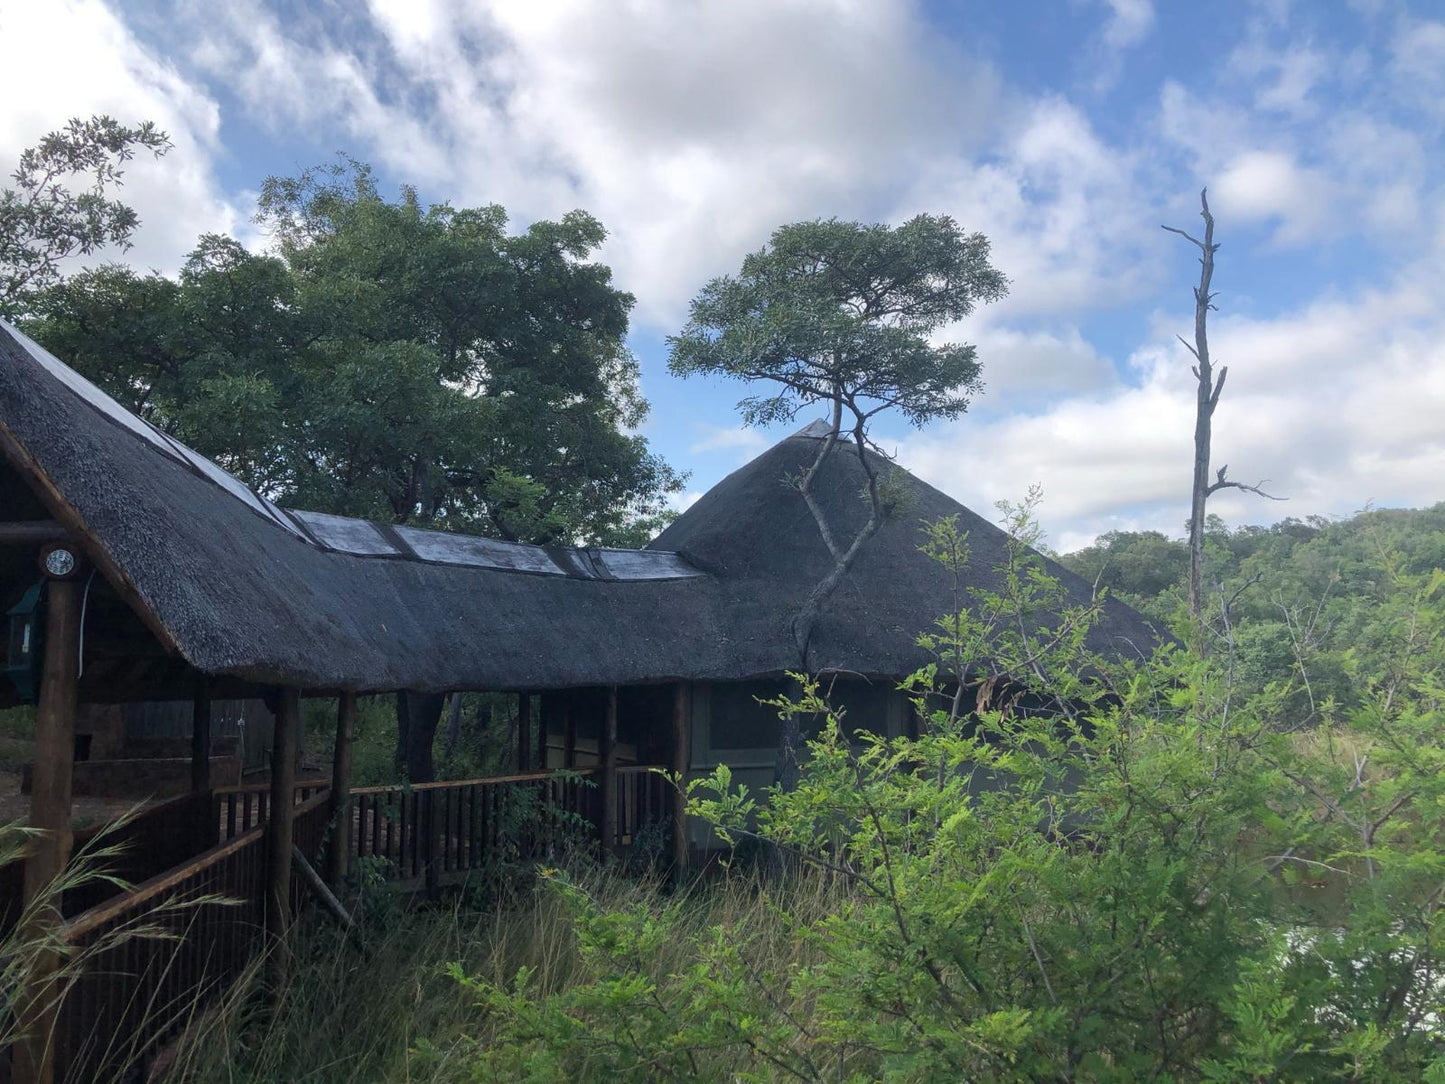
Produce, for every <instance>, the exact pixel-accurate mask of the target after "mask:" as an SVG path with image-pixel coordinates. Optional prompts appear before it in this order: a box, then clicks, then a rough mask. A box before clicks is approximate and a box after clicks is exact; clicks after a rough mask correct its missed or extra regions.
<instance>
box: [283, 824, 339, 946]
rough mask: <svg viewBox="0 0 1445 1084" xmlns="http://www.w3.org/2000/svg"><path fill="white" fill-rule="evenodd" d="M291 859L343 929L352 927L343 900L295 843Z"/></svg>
mask: <svg viewBox="0 0 1445 1084" xmlns="http://www.w3.org/2000/svg"><path fill="white" fill-rule="evenodd" d="M291 861H292V863H293V864H294V865H295V866H296V868H297V869H298V870H300V871H301V879H302V880H303V881H305V882H306V885H307V887H308V888H310V889H311V891H312V892H314V893H315V894H316V898H317V899H319V900H320V901H321V902H322V904H324V905H325V907H326V909H327V910H328V911H330V912H331V914H332V917H334V918H335V919H336V921H337V922H338V923H340V925H341V928H342V929H343V930H349V929H351V927H352V921H351V916H350V915H349V914H347V913H346V908H345V907H343V906H341V901H340V900H338V899H337V898H336V896H335V895H334V894H333V893H332V891H331V889H329V888H327V887H326V882H325V881H323V880H322V879H321V874H319V873H317V872H316V870H315V869H313V868H312V866H311V863H310V862H308V861H306V856H305V855H304V854H302V853H301V848H300V847H297V846H296V845H295V844H292V846H291Z"/></svg>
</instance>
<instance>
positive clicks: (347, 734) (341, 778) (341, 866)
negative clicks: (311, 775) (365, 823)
mask: <svg viewBox="0 0 1445 1084" xmlns="http://www.w3.org/2000/svg"><path fill="white" fill-rule="evenodd" d="M355 736H356V694H355V693H342V694H341V697H340V699H339V700H338V701H337V702H336V752H335V755H334V756H333V757H332V758H331V853H330V854H329V855H328V856H327V864H326V878H327V880H329V881H330V882H331V883H332V884H333V885H337V886H339V885H340V884H341V882H342V881H343V880H344V879H345V877H346V865H347V859H348V858H349V857H350V855H351V742H352V739H353V738H354V737H355Z"/></svg>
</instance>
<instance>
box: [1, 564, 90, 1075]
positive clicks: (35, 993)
mask: <svg viewBox="0 0 1445 1084" xmlns="http://www.w3.org/2000/svg"><path fill="white" fill-rule="evenodd" d="M74 575H75V573H72V577H73V576H74ZM45 592H46V598H45V671H44V674H43V675H42V677H41V681H40V704H39V707H38V708H37V709H36V712H35V767H34V773H33V775H32V777H31V779H32V782H31V789H30V825H31V827H32V828H37V829H40V832H39V834H38V835H36V836H35V837H34V838H33V839H32V840H31V843H30V849H29V852H28V853H27V856H26V860H25V884H24V892H25V902H26V903H27V904H28V903H30V902H31V901H32V900H34V899H35V898H36V897H37V896H41V895H42V894H43V893H44V891H45V889H46V886H47V885H49V883H50V882H51V881H52V880H53V879H54V878H55V876H56V875H57V874H58V873H59V872H60V871H61V870H62V869H64V868H65V863H66V862H67V861H69V859H70V848H71V844H72V842H73V839H72V836H71V831H70V785H71V777H72V774H73V768H74V763H75V709H76V705H77V703H78V702H79V659H80V601H81V587H80V584H79V583H77V582H76V581H75V579H74V578H70V579H54V578H52V579H51V580H50V582H49V583H48V584H47V585H46V589H45ZM54 903H55V908H46V909H44V910H41V911H39V912H37V913H36V914H35V915H34V916H33V919H32V926H31V927H30V929H29V930H28V931H27V932H25V933H24V934H23V935H22V936H25V937H27V938H31V937H41V936H44V935H45V931H46V929H48V928H49V927H50V926H53V925H55V924H56V923H58V922H59V921H60V913H59V910H58V908H59V905H60V901H59V900H58V899H57V900H55V901H54ZM59 965H60V961H59V959H58V958H57V957H56V956H55V955H53V954H51V953H43V954H41V955H40V956H39V957H38V958H37V959H36V961H35V967H34V970H32V971H31V973H30V974H29V976H27V983H26V992H25V996H24V999H23V1001H22V1003H21V1005H20V1012H19V1016H20V1019H19V1025H20V1031H21V1033H22V1034H23V1035H25V1036H26V1038H25V1039H24V1040H23V1041H21V1042H19V1043H17V1044H16V1046H15V1059H14V1065H13V1071H14V1075H13V1077H12V1079H13V1080H14V1081H15V1084H51V1081H53V1080H54V1079H55V1050H54V1048H53V1042H54V1031H55V1022H56V1018H57V1017H58V1015H59V1009H60V1004H59V998H60V994H61V990H60V988H59V984H58V982H57V974H56V973H57V971H58V969H59Z"/></svg>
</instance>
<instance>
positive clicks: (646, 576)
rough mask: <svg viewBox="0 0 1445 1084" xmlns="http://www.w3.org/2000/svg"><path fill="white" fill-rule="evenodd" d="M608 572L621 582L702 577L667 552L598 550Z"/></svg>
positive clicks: (676, 556) (673, 554) (675, 555)
mask: <svg viewBox="0 0 1445 1084" xmlns="http://www.w3.org/2000/svg"><path fill="white" fill-rule="evenodd" d="M596 552H597V554H598V556H599V557H601V559H602V563H603V565H605V566H606V567H607V571H608V572H610V573H612V575H614V576H616V577H617V578H618V579H619V580H680V579H686V578H688V577H691V576H697V575H700V573H699V572H698V570H697V569H695V568H693V567H692V565H690V564H688V563H687V562H686V561H684V560H683V559H682V558H681V557H680V556H678V555H677V554H676V553H669V552H667V551H666V550H598V551H596Z"/></svg>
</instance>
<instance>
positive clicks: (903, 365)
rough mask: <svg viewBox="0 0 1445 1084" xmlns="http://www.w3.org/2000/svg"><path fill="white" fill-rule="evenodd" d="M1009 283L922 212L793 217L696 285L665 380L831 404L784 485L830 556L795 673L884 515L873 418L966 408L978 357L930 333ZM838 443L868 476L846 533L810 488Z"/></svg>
mask: <svg viewBox="0 0 1445 1084" xmlns="http://www.w3.org/2000/svg"><path fill="white" fill-rule="evenodd" d="M1007 290H1008V281H1007V279H1006V278H1005V277H1004V276H1003V275H1002V274H1001V273H1000V272H999V271H998V270H997V269H996V268H994V267H993V265H992V264H991V263H989V243H988V238H986V237H985V236H984V235H983V234H981V233H965V232H963V231H962V230H961V229H960V228H959V226H958V224H957V223H956V222H954V220H953V219H952V218H950V217H948V216H946V215H940V216H935V215H919V216H917V217H916V218H912V219H910V220H909V221H907V222H905V223H904V224H903V225H901V226H898V227H896V228H894V227H889V226H884V225H865V224H863V223H859V222H840V221H838V220H837V219H828V220H826V221H824V220H818V221H813V222H798V223H794V224H792V225H788V226H783V227H781V228H780V229H778V230H777V231H776V232H774V233H773V235H772V237H771V238H770V239H769V241H768V244H767V245H766V246H764V247H763V248H762V249H760V250H759V251H757V252H754V253H752V254H751V255H750V256H748V257H747V258H746V259H745V260H744V261H743V266H742V270H741V272H740V273H739V274H738V275H736V276H723V277H721V278H716V279H713V280H712V281H711V282H709V283H708V284H707V285H706V286H704V287H703V289H702V291H701V292H700V293H699V294H698V295H697V297H696V298H694V299H693V302H692V306H691V310H690V315H689V319H688V322H687V324H686V326H685V327H684V328H683V329H682V332H681V333H680V334H678V335H676V336H674V337H672V338H671V339H669V340H668V341H669V344H670V347H671V352H670V358H669V361H668V367H669V369H670V370H671V371H672V372H673V373H674V374H676V375H678V376H691V375H693V374H698V373H704V374H715V375H721V376H727V377H731V378H734V379H738V380H744V381H748V382H750V383H757V384H761V385H762V386H763V387H764V388H765V389H766V390H763V391H760V392H759V393H757V394H754V395H750V396H748V397H746V398H744V399H743V400H742V401H741V402H740V403H739V404H738V408H739V410H740V411H741V413H742V417H743V421H744V423H745V424H747V425H766V424H768V423H771V422H776V421H784V420H791V419H793V418H795V417H796V416H797V414H798V412H799V411H800V410H803V409H805V408H807V407H810V406H812V405H813V404H822V405H824V406H825V407H826V409H827V411H828V420H827V423H826V429H825V431H824V433H823V436H822V439H821V440H819V441H818V447H817V451H816V453H815V454H814V455H813V457H812V458H811V460H810V461H809V462H807V463H806V464H805V465H804V467H803V469H802V470H801V471H800V472H799V473H798V474H797V475H796V476H793V477H791V478H789V479H787V481H788V484H789V485H791V486H792V487H793V488H795V489H796V490H797V491H798V494H799V496H800V497H801V498H802V500H803V501H804V502H805V503H806V504H807V507H808V510H809V512H810V513H811V514H812V517H813V521H814V523H816V524H817V528H818V534H819V535H820V536H821V538H822V540H823V544H824V545H825V546H826V547H827V550H828V553H829V555H830V556H831V558H832V564H831V565H830V566H829V568H828V570H827V571H826V573H825V574H824V575H823V576H822V577H821V578H820V579H819V581H818V582H817V584H815V585H814V587H813V589H812V591H811V592H809V594H808V596H807V598H806V600H805V601H804V603H803V605H802V607H801V608H800V609H799V611H798V613H797V614H796V615H795V616H794V619H793V630H792V631H793V639H794V642H795V643H796V645H797V649H798V665H799V667H800V669H806V668H807V660H808V644H809V640H810V638H811V636H812V633H813V627H814V625H815V624H816V622H817V620H818V616H819V614H820V613H821V612H822V608H823V606H824V604H825V603H826V602H827V600H828V598H829V596H831V595H832V594H833V592H834V591H835V590H836V589H837V587H838V585H839V584H840V583H842V582H843V579H844V578H845V577H846V576H847V574H848V571H849V569H851V568H852V567H853V565H854V563H855V562H856V560H857V558H858V555H859V553H860V552H861V551H862V550H863V548H864V546H866V545H867V543H868V540H869V539H870V538H872V537H873V536H874V535H875V534H876V533H877V532H878V529H879V528H880V527H881V526H882V525H883V523H884V521H885V519H886V517H887V514H888V505H889V497H888V485H887V478H886V477H885V476H884V474H883V473H882V472H881V471H880V461H879V460H878V459H876V458H874V457H873V455H872V454H870V453H873V452H876V451H877V449H876V447H875V446H874V444H873V442H872V440H871V439H870V436H869V427H870V425H871V423H872V421H873V419H874V418H875V417H876V416H877V415H879V414H880V413H882V412H884V411H887V410H897V411H899V412H901V413H902V414H903V416H904V417H905V418H907V419H908V421H909V422H910V423H911V424H913V425H914V426H922V425H924V424H926V423H927V422H930V421H932V420H934V419H936V418H956V417H958V416H959V415H960V414H962V413H963V412H964V411H965V410H967V408H968V404H969V401H970V399H971V397H972V396H973V395H974V394H975V393H976V392H978V391H979V390H980V388H981V387H982V386H983V385H982V379H981V377H980V365H979V361H978V357H977V351H976V350H975V348H974V347H973V346H972V345H970V344H966V343H951V342H950V343H942V344H936V343H933V342H931V341H930V336H931V335H932V334H933V333H934V332H936V331H938V330H939V329H940V328H942V327H944V326H945V325H947V324H950V323H952V322H954V321H957V320H961V319H963V318H964V317H966V316H968V315H969V314H970V313H972V312H973V310H974V306H975V305H976V304H978V303H979V302H988V301H994V300H997V299H999V298H1001V297H1003V296H1004V295H1005V293H1007ZM845 447H846V448H847V449H848V451H849V452H850V453H851V454H853V455H855V456H856V457H857V459H858V462H859V464H860V466H861V467H862V470H863V473H864V476H865V477H866V479H867V485H866V489H865V492H864V500H865V502H866V504H867V511H868V518H867V520H866V521H865V522H864V524H863V525H862V526H861V527H859V528H858V529H857V530H856V531H855V532H854V534H853V535H852V537H847V536H846V535H842V534H840V532H839V528H838V525H837V524H835V523H832V522H830V521H829V518H828V516H827V514H826V512H825V510H824V509H823V507H822V505H821V504H820V503H819V502H818V501H817V500H816V498H815V495H814V492H813V485H814V482H815V481H816V480H817V478H818V476H819V473H820V472H821V471H822V469H823V466H824V464H826V463H827V462H828V459H829V457H830V456H832V455H834V454H835V453H836V452H837V451H838V450H839V449H841V448H845ZM799 739H800V735H799V733H798V723H797V720H796V719H792V720H785V725H784V728H783V735H782V738H781V747H780V750H779V754H780V755H779V765H780V768H779V770H780V776H781V778H782V779H783V780H784V781H785V782H786V781H787V779H788V777H789V776H790V775H791V774H792V773H793V772H794V771H795V766H796V750H797V748H798V745H799Z"/></svg>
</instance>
